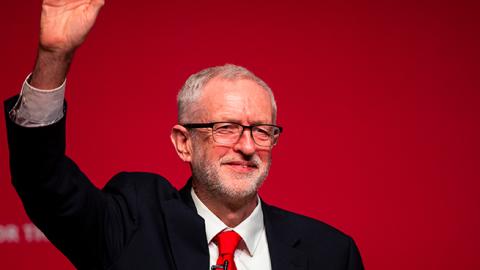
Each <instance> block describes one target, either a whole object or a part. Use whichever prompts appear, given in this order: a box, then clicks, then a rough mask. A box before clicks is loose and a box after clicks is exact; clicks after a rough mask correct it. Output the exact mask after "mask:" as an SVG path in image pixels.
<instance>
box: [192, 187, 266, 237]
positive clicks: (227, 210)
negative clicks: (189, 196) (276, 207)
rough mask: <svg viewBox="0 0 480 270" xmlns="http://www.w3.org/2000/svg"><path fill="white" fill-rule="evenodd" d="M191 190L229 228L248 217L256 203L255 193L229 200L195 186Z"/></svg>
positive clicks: (226, 197)
mask: <svg viewBox="0 0 480 270" xmlns="http://www.w3.org/2000/svg"><path fill="white" fill-rule="evenodd" d="M193 190H194V192H195V194H196V195H197V197H198V198H199V199H200V201H202V203H203V204H204V205H205V206H206V207H207V208H208V209H209V210H210V211H212V213H213V214H215V216H217V217H218V218H219V219H220V220H221V221H222V222H223V223H225V225H227V226H228V227H230V228H233V227H236V226H237V225H238V224H240V223H242V221H244V220H245V219H246V218H247V217H249V216H250V214H251V213H252V212H253V210H254V209H255V207H256V206H257V203H258V198H257V193H255V194H252V195H249V196H247V197H243V198H231V197H228V196H224V195H219V194H212V193H211V192H208V191H207V190H204V189H202V188H201V187H199V186H197V185H195V184H194V185H193Z"/></svg>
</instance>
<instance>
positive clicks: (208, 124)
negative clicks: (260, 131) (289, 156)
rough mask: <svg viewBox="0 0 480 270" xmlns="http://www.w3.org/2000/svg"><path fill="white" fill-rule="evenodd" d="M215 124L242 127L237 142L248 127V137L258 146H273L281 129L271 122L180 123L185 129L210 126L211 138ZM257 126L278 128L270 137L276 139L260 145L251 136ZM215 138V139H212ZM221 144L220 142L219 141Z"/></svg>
mask: <svg viewBox="0 0 480 270" xmlns="http://www.w3.org/2000/svg"><path fill="white" fill-rule="evenodd" d="M217 124H234V125H237V126H240V127H242V131H241V132H240V135H239V136H238V139H237V142H238V140H240V138H241V137H242V134H243V132H244V131H245V129H249V130H250V137H251V138H252V139H253V142H254V143H255V144H256V145H258V146H261V147H273V146H275V145H276V144H277V141H278V136H279V135H280V134H281V133H282V131H283V128H282V127H281V126H277V125H273V124H253V125H249V126H245V125H242V124H239V123H235V122H210V123H185V124H180V125H181V126H183V127H185V128H187V129H195V128H211V129H212V138H215V136H214V133H213V132H214V130H213V127H214V126H215V125H217ZM259 126H269V127H274V128H278V134H277V135H275V134H273V135H272V137H274V136H277V139H275V140H274V141H273V142H272V144H271V145H261V144H259V143H258V142H257V141H256V140H255V137H254V136H253V129H254V128H255V127H259ZM214 140H215V139H214ZM215 142H216V143H219V142H217V141H215ZM237 142H234V143H231V144H232V145H233V144H235V143H237ZM220 144H222V143H220ZM223 145H230V144H223Z"/></svg>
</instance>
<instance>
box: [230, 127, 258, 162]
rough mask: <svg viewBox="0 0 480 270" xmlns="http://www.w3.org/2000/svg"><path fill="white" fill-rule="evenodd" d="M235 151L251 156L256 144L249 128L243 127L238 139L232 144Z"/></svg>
mask: <svg viewBox="0 0 480 270" xmlns="http://www.w3.org/2000/svg"><path fill="white" fill-rule="evenodd" d="M233 149H234V150H235V151H238V152H241V153H243V154H244V155H246V156H251V155H253V154H254V153H255V150H256V146H255V142H254V141H253V138H252V135H251V131H250V130H249V129H244V130H243V133H242V135H241V136H240V139H239V140H238V141H237V143H236V144H234V145H233Z"/></svg>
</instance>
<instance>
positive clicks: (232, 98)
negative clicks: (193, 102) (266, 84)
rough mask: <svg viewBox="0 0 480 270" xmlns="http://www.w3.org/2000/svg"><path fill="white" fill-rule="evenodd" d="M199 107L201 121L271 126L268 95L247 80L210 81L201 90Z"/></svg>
mask: <svg viewBox="0 0 480 270" xmlns="http://www.w3.org/2000/svg"><path fill="white" fill-rule="evenodd" d="M199 105H200V106H201V107H202V109H203V111H205V117H207V118H208V119H202V120H204V121H234V122H242V123H250V124H252V123H272V103H271V98H270V95H269V93H268V92H267V91H266V90H265V89H264V88H263V87H261V86H260V85H258V84H257V83H256V82H254V81H252V80H249V79H237V80H229V79H222V78H213V79H211V80H210V81H209V82H208V83H207V84H206V85H205V87H204V89H203V91H202V95H201V97H200V100H199Z"/></svg>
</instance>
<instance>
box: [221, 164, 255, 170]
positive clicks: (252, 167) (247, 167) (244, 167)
mask: <svg viewBox="0 0 480 270" xmlns="http://www.w3.org/2000/svg"><path fill="white" fill-rule="evenodd" d="M222 165H226V166H228V167H229V168H231V169H233V170H235V171H239V172H251V171H253V170H256V169H258V166H257V165H256V164H254V163H253V162H227V163H224V164H222Z"/></svg>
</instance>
